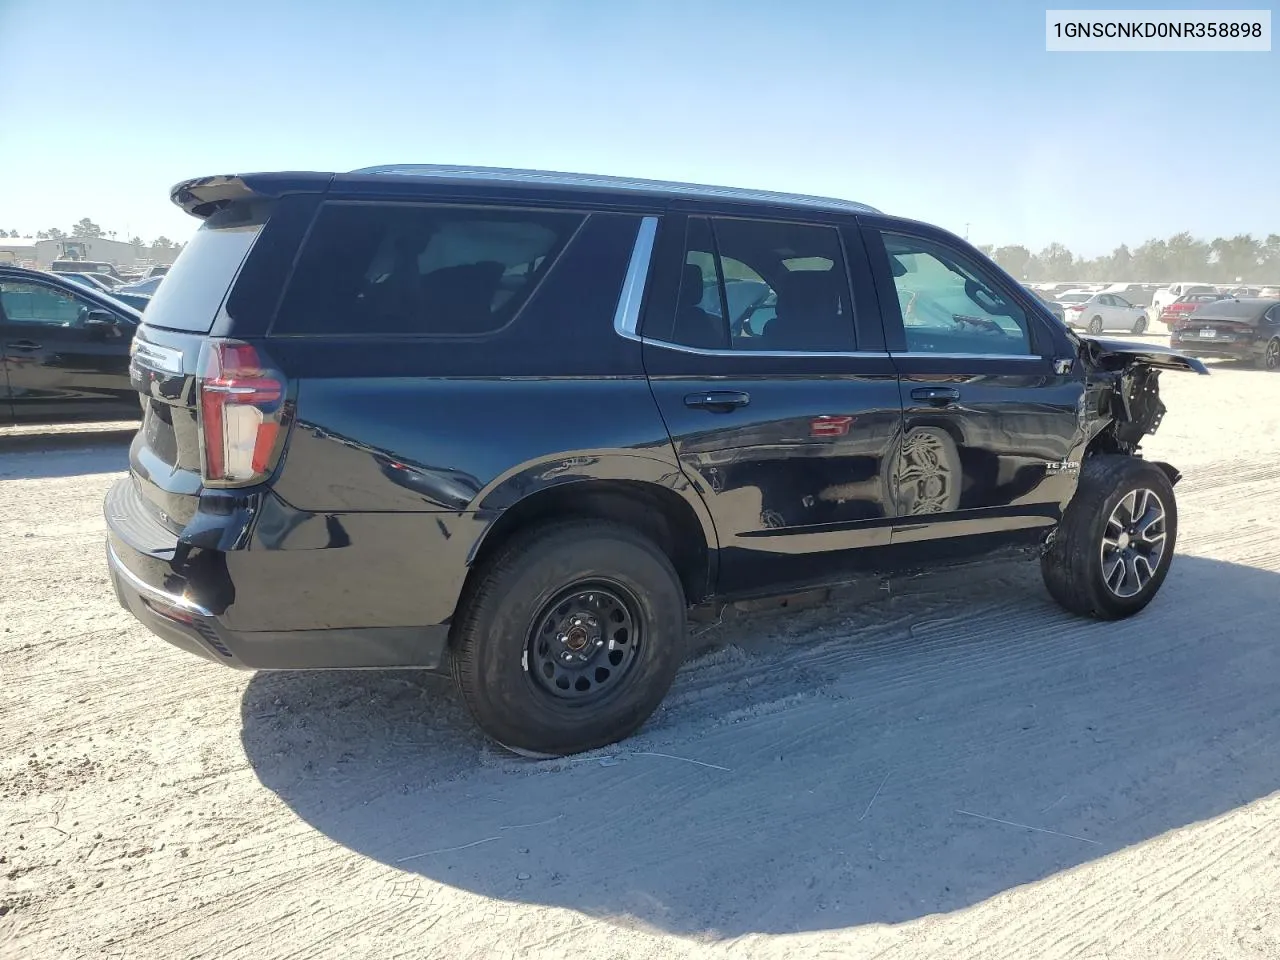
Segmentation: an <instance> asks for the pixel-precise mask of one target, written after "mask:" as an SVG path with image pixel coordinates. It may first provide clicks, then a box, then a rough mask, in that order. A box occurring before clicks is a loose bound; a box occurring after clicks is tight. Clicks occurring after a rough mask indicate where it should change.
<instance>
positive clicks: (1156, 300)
mask: <svg viewBox="0 0 1280 960" xmlns="http://www.w3.org/2000/svg"><path fill="white" fill-rule="evenodd" d="M1217 292H1218V288H1217V287H1215V286H1214V285H1213V284H1212V283H1193V282H1192V281H1190V280H1183V281H1181V282H1179V283H1172V284H1170V285H1169V286H1167V287H1165V288H1164V289H1162V290H1157V291H1156V295H1155V296H1154V297H1152V298H1151V315H1152V316H1153V317H1159V316H1161V315H1163V314H1164V312H1165V310H1166V309H1167V308H1168V307H1169V306H1170V304H1172V303H1173V302H1174V301H1175V300H1178V299H1179V298H1181V297H1185V296H1186V295H1187V294H1190V293H1217Z"/></svg>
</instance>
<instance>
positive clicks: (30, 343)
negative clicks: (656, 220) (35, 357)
mask: <svg viewBox="0 0 1280 960" xmlns="http://www.w3.org/2000/svg"><path fill="white" fill-rule="evenodd" d="M4 348H5V349H6V350H43V349H44V344H41V343H36V342H35V341H34V340H15V341H13V343H6V344H5V345H4Z"/></svg>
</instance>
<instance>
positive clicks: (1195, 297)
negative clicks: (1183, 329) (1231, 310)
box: [1160, 293, 1226, 328]
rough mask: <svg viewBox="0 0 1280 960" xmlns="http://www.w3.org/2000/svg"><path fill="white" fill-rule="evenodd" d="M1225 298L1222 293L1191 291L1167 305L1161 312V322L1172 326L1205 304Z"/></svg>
mask: <svg viewBox="0 0 1280 960" xmlns="http://www.w3.org/2000/svg"><path fill="white" fill-rule="evenodd" d="M1223 299H1226V298H1225V297H1224V296H1223V295H1222V294H1220V293H1189V294H1187V295H1186V296H1185V297H1179V298H1178V299H1177V300H1175V301H1174V302H1173V303H1171V304H1169V306H1167V307H1165V309H1164V312H1163V313H1161V314H1160V322H1161V323H1163V324H1166V325H1167V326H1169V327H1170V328H1172V327H1173V325H1174V324H1175V323H1177V322H1178V321H1179V320H1180V319H1182V318H1183V317H1189V316H1191V314H1193V313H1195V312H1196V311H1197V310H1199V309H1200V308H1201V307H1203V306H1204V305H1205V304H1209V303H1216V302H1217V301H1219V300H1223Z"/></svg>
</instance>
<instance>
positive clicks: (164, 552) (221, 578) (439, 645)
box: [106, 478, 449, 672]
mask: <svg viewBox="0 0 1280 960" xmlns="http://www.w3.org/2000/svg"><path fill="white" fill-rule="evenodd" d="M131 482H132V481H131V480H129V479H127V478H126V479H124V480H120V481H118V482H117V484H116V486H113V487H112V490H111V492H110V493H109V494H108V497H107V504H108V509H107V511H106V514H107V548H106V552H107V567H108V570H109V571H110V575H111V580H112V583H113V585H114V587H115V592H116V597H117V599H118V600H119V602H120V605H121V606H123V607H124V608H125V609H126V610H128V611H129V612H130V613H132V614H133V615H134V616H135V617H137V619H138V620H139V621H141V622H142V624H143V625H144V626H146V627H147V629H149V630H150V631H151V632H152V633H154V634H155V635H156V636H158V637H159V638H160V639H162V640H165V641H166V642H168V643H171V644H173V645H174V646H175V647H178V648H179V649H181V650H185V651H186V652H187V653H191V654H195V655H196V656H199V657H202V658H203V659H205V660H209V661H211V662H213V663H220V664H222V665H224V666H229V667H236V668H238V669H242V670H326V669H329V670H333V669H386V668H412V669H420V670H428V671H433V672H444V671H445V670H446V669H447V667H448V656H449V654H448V641H449V625H448V624H435V625H431V626H421V627H418V626H415V627H368V628H353V627H344V628H339V629H319V630H317V629H304V630H269V631H251V630H236V629H231V628H229V627H228V626H227V616H226V615H227V613H228V611H229V610H230V608H231V607H232V606H233V605H234V598H235V593H236V591H235V587H234V585H233V584H232V583H231V582H230V579H229V578H228V577H227V574H226V559H225V556H224V555H222V554H221V553H220V552H219V551H211V550H201V551H190V552H188V551H187V550H185V549H184V547H183V545H182V544H180V543H179V540H178V537H177V536H175V535H174V534H173V533H171V532H170V531H168V530H167V529H166V528H164V527H162V526H160V525H159V524H158V523H155V522H151V523H148V522H147V521H146V520H145V519H140V518H139V516H138V515H137V512H136V511H132V510H127V509H126V510H124V511H122V510H120V509H119V507H118V506H116V505H118V504H119V503H120V502H121V500H122V499H124V498H127V497H129V496H130V495H133V491H132V490H131V489H130V488H128V487H121V486H120V485H121V484H125V485H128V484H131Z"/></svg>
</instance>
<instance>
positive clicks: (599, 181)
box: [351, 163, 880, 213]
mask: <svg viewBox="0 0 1280 960" xmlns="http://www.w3.org/2000/svg"><path fill="white" fill-rule="evenodd" d="M351 173H353V174H381V175H390V176H404V177H431V178H434V179H438V180H464V181H465V180H486V181H490V182H494V183H525V184H542V185H544V186H548V187H570V188H579V189H584V190H587V189H596V190H617V191H625V192H631V193H650V194H665V195H667V196H671V197H690V198H696V199H711V200H743V201H749V202H755V203H779V204H785V205H788V206H794V207H812V208H815V209H822V210H833V211H838V212H842V213H879V212H880V211H879V210H877V209H876V208H875V207H871V206H868V205H867V204H865V203H857V202H855V201H853V200H837V199H834V198H832V197H813V196H808V195H806V194H799V193H779V192H776V191H773V190H748V189H744V188H741V187H714V186H707V185H705V184H697V183H678V182H675V181H669V180H642V179H638V178H633V177H614V176H607V175H605V174H591V173H558V172H554V171H550V170H519V169H514V168H507V167H467V166H452V165H448V164H434V163H391V164H384V165H382V166H376V167H362V168H361V169H359V170H352V171H351Z"/></svg>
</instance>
